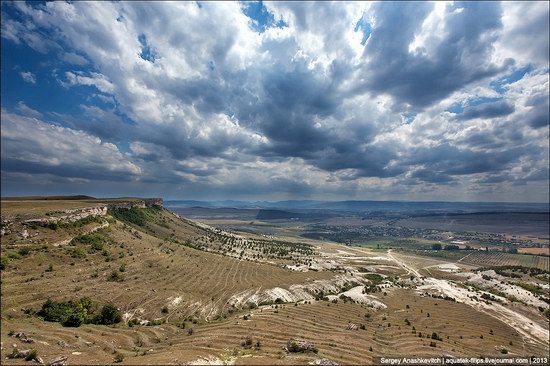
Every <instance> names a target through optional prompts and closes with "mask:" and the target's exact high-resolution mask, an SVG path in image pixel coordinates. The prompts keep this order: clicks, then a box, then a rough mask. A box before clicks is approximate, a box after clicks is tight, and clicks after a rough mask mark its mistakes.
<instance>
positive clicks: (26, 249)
mask: <svg viewBox="0 0 550 366" xmlns="http://www.w3.org/2000/svg"><path fill="white" fill-rule="evenodd" d="M31 251H32V250H31V248H29V247H23V248H20V249H19V250H18V251H17V253H18V254H19V255H20V256H22V257H24V256H27V255H29V254H31Z"/></svg>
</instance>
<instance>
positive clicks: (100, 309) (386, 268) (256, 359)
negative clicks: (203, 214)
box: [0, 200, 548, 364]
mask: <svg viewBox="0 0 550 366" xmlns="http://www.w3.org/2000/svg"><path fill="white" fill-rule="evenodd" d="M22 205H24V203H22V202H19V203H18V208H17V209H18V210H21V206H22ZM101 205H107V206H105V207H106V210H100V211H97V212H96V211H94V212H95V214H94V215H91V216H87V217H84V218H81V219H79V220H76V221H70V220H69V219H68V218H64V219H59V218H61V217H65V216H67V215H66V210H67V209H68V210H77V211H70V212H73V213H74V212H80V211H78V209H80V208H79V207H77V206H75V201H71V203H70V204H69V205H68V206H67V207H63V203H62V202H59V201H57V202H55V211H56V212H55V213H54V212H50V211H48V209H47V208H43V211H42V213H40V214H37V213H34V214H33V215H31V216H32V217H31V218H30V220H36V219H40V218H41V216H40V215H42V216H43V217H42V218H46V217H52V216H56V217H57V218H58V220H57V221H55V222H56V225H51V222H49V221H31V222H28V220H29V216H26V214H24V213H23V214H21V213H17V214H14V213H11V212H10V211H9V209H8V210H5V209H4V207H3V209H2V216H3V220H5V221H9V222H10V225H9V230H7V231H9V232H8V233H6V232H4V235H3V236H2V243H1V246H0V249H1V256H2V272H1V273H2V292H1V294H2V297H1V307H0V310H1V325H2V327H1V332H0V337H1V342H2V345H1V352H0V356H1V357H2V362H3V363H5V364H21V363H23V364H31V361H29V362H27V361H24V359H23V358H7V357H8V356H10V355H15V353H12V351H13V348H14V347H13V345H14V344H15V345H16V347H15V348H16V349H18V350H26V349H28V350H31V349H34V350H36V351H37V354H38V356H39V357H40V360H42V361H44V362H50V361H52V360H53V359H55V358H57V357H59V356H66V357H68V359H67V363H68V364H105V363H112V362H122V363H128V364H155V363H157V364H158V363H160V364H185V363H193V364H212V363H216V364H220V363H228V364H233V363H234V364H308V363H312V362H313V363H315V362H317V363H319V362H328V361H322V360H323V359H328V360H331V361H332V362H336V363H338V364H366V363H371V362H373V361H374V357H377V356H388V355H396V350H398V352H399V355H407V356H429V355H433V356H440V355H441V354H449V355H455V356H472V355H474V356H477V355H493V356H498V355H503V354H510V355H523V356H525V355H533V354H535V355H544V354H546V353H547V352H548V344H547V343H545V341H544V339H545V337H547V334H548V326H547V325H545V323H547V319H546V318H545V317H544V315H543V313H542V312H543V311H546V313H547V310H546V309H547V308H548V306H547V304H546V302H545V300H544V299H546V298H547V297H548V296H547V294H546V292H547V291H546V290H544V289H542V288H540V286H539V287H537V286H529V284H530V282H531V281H535V280H536V281H539V282H540V281H542V279H544V278H546V277H544V276H546V273H545V272H544V271H542V270H541V271H538V272H535V273H531V272H528V273H524V272H519V271H516V272H513V270H515V268H507V267H506V268H504V269H503V268H501V269H498V268H495V270H496V271H498V273H497V272H494V271H493V270H492V269H491V270H488V269H479V271H478V272H479V273H478V272H475V271H474V269H475V268H476V266H473V265H471V264H468V265H465V264H463V263H462V262H458V261H457V262H453V263H447V262H446V260H445V259H438V258H426V257H418V256H415V257H411V256H408V255H407V254H406V253H403V252H392V251H391V250H390V251H387V252H385V251H373V250H371V249H367V248H357V247H356V248H350V247H344V246H341V245H335V244H328V243H321V242H313V241H309V242H293V241H291V240H287V239H283V238H272V237H263V236H259V235H254V234H251V235H245V234H243V233H238V232H226V231H223V230H220V229H215V228H211V227H209V226H207V225H204V224H201V223H197V222H193V221H190V220H186V219H184V218H181V217H179V216H178V215H176V214H174V213H172V212H170V211H168V210H165V209H164V208H162V207H161V206H160V205H158V204H155V203H154V202H151V203H148V204H143V203H136V201H123V200H122V201H121V200H117V201H116V204H111V202H110V201H108V200H106V201H103V202H101ZM81 208H85V209H89V208H90V206H88V205H87V203H86V205H84V207H81ZM20 212H21V211H20ZM46 213H49V215H46ZM17 215H20V216H19V217H18V216H17ZM3 224H5V222H3ZM23 230H25V231H26V234H27V235H22V233H23V232H24V231H23ZM286 248H288V250H287V249H286ZM241 253H242V254H241ZM512 273H513V274H515V275H516V276H515V277H511V276H512ZM498 276H500V277H498ZM505 276H510V277H505ZM518 276H519V277H518ZM507 278H508V279H507ZM480 281H481V282H480ZM507 281H508V282H507ZM493 282H494V284H493ZM503 284H508V285H507V286H508V287H506V286H504V285H503ZM485 285H491V286H492V287H487V286H485ZM519 285H521V286H523V288H522V287H521V286H519ZM484 286H485V287H484ZM498 286H501V287H498ZM502 286H504V287H502ZM508 290H509V291H513V293H512V294H513V296H515V297H517V299H516V300H515V301H511V300H510V301H509V299H506V296H508V295H507V294H505V293H503V291H508ZM520 290H522V291H523V292H518V291H520ZM545 291H546V292H545ZM501 295H502V296H503V297H501ZM495 296H496V297H495ZM510 298H512V296H510ZM47 299H51V300H52V302H49V303H48V304H49V305H48V306H49V307H44V303H45V302H46V300H47ZM79 299H81V300H80V301H79ZM68 300H73V301H74V302H72V303H68V302H66V301H68ZM78 304H80V305H78ZM86 304H88V305H86ZM90 304H91V305H90ZM107 304H112V305H114V306H115V310H116V308H118V310H117V311H120V319H117V320H115V321H112V322H111V323H114V324H111V325H105V324H110V322H105V321H104V319H105V316H104V309H105V308H106V306H105V305H107ZM537 307H538V308H537ZM45 309H46V310H45ZM48 309H49V310H48ZM83 309H85V310H83ZM47 311H49V312H47ZM99 314H101V317H99ZM92 315H93V316H92ZM48 316H49V317H50V318H52V319H53V318H55V319H53V320H56V319H57V320H56V321H46V320H45V319H46V318H47V317H48ZM63 317H64V318H63ZM52 319H50V320H52ZM102 319H103V320H102ZM61 323H63V324H61ZM75 325H80V326H75ZM291 338H299V339H303V340H305V341H306V342H311V343H312V349H315V350H316V352H311V351H310V352H287V351H285V350H284V349H283V347H285V346H287V342H288V341H289V339H291ZM29 339H30V340H31V341H32V343H28V340H29Z"/></svg>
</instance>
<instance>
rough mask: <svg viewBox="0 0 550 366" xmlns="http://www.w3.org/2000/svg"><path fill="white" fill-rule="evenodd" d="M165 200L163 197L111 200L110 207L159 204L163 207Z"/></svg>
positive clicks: (121, 207) (135, 206)
mask: <svg viewBox="0 0 550 366" xmlns="http://www.w3.org/2000/svg"><path fill="white" fill-rule="evenodd" d="M163 204H164V202H163V201H162V198H143V199H136V200H128V201H119V202H109V203H108V206H109V208H119V209H128V210H129V209H131V208H146V207H153V206H159V207H162V206H163Z"/></svg>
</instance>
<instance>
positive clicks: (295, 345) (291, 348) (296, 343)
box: [283, 338, 317, 353]
mask: <svg viewBox="0 0 550 366" xmlns="http://www.w3.org/2000/svg"><path fill="white" fill-rule="evenodd" d="M283 349H284V350H286V351H287V352H315V353H317V347H315V345H314V344H313V343H311V342H309V341H306V340H305V339H294V338H290V339H289V340H288V342H286V347H283Z"/></svg>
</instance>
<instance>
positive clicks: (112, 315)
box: [94, 304, 122, 325]
mask: <svg viewBox="0 0 550 366" xmlns="http://www.w3.org/2000/svg"><path fill="white" fill-rule="evenodd" d="M121 321H122V313H121V312H120V310H118V308H117V307H116V306H114V305H112V304H107V305H104V306H103V308H101V313H100V314H99V315H98V317H96V318H95V321H94V323H96V324H104V325H111V324H116V323H120V322H121Z"/></svg>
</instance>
